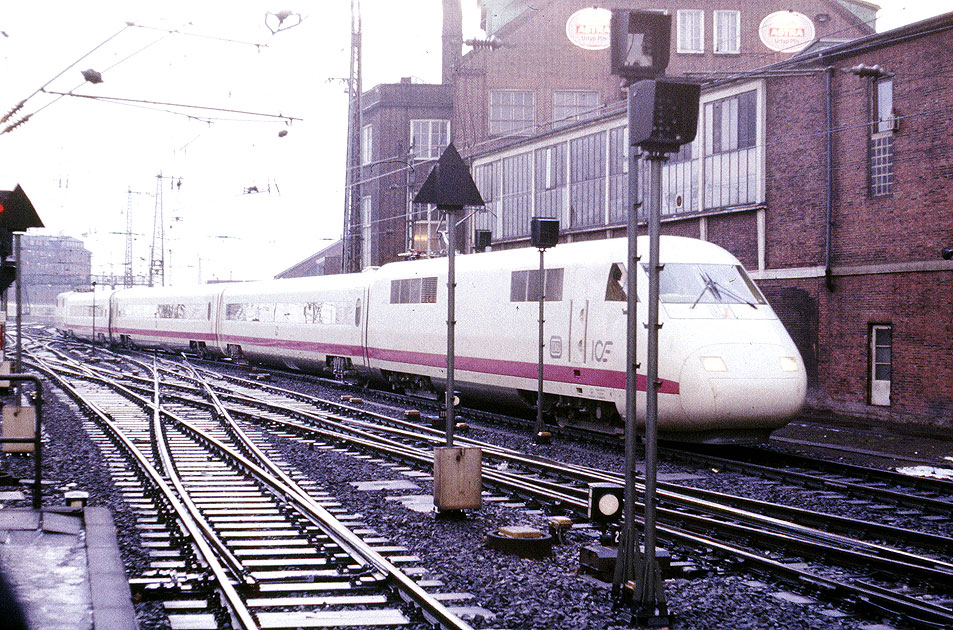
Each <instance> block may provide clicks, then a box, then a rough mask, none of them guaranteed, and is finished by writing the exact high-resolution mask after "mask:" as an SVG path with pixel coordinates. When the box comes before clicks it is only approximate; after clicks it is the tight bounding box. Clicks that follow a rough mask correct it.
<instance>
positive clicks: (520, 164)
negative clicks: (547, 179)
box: [500, 152, 533, 238]
mask: <svg viewBox="0 0 953 630" xmlns="http://www.w3.org/2000/svg"><path fill="white" fill-rule="evenodd" d="M532 166H533V154H532V153H529V152H526V153H521V154H520V155H514V156H513V157H508V158H504V159H503V186H502V195H500V204H501V208H500V212H501V213H502V215H503V226H502V227H503V234H502V237H503V238H518V237H521V236H529V219H530V217H531V216H532V213H533V208H532V206H533V199H532V190H533V179H532V178H533V171H532Z"/></svg>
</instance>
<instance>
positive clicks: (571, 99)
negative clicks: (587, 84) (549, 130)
mask: <svg viewBox="0 0 953 630" xmlns="http://www.w3.org/2000/svg"><path fill="white" fill-rule="evenodd" d="M601 105H602V99H601V97H600V95H599V92H595V91H588V90H557V91H555V92H553V126H555V127H561V126H563V125H568V124H569V123H571V122H572V121H574V120H587V119H589V118H592V117H593V116H594V115H595V114H596V111H595V110H597V109H598V108H599V107H600V106H601Z"/></svg>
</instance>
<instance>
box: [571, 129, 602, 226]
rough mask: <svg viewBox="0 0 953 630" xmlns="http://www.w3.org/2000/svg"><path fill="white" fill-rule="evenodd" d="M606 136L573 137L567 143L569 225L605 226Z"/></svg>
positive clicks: (596, 134) (598, 134) (595, 134)
mask: <svg viewBox="0 0 953 630" xmlns="http://www.w3.org/2000/svg"><path fill="white" fill-rule="evenodd" d="M605 155H606V133H605V132H604V131H600V132H599V133H594V134H590V135H588V136H583V137H582V138H576V139H575V140H573V141H572V142H570V144H569V225H570V227H593V226H597V225H604V224H605V208H606V206H605V203H606V179H605V173H606V159H605Z"/></svg>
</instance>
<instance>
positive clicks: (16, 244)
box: [13, 233, 23, 398]
mask: <svg viewBox="0 0 953 630" xmlns="http://www.w3.org/2000/svg"><path fill="white" fill-rule="evenodd" d="M13 238H14V251H15V253H16V257H17V268H16V269H17V270H16V274H17V276H16V282H17V357H16V359H17V360H16V365H15V366H14V368H15V369H14V370H13V371H14V372H16V373H17V374H20V373H21V372H22V371H23V370H22V365H23V364H22V363H21V361H22V359H23V357H22V354H21V353H22V350H23V344H22V342H21V341H20V340H21V338H22V336H21V334H20V333H21V329H22V324H23V305H22V304H21V302H22V301H23V300H22V299H21V295H22V294H21V293H20V287H21V285H22V284H23V260H22V259H21V258H20V234H19V233H15V234H14V235H13ZM19 391H20V387H19V385H18V386H17V392H18V396H17V398H19Z"/></svg>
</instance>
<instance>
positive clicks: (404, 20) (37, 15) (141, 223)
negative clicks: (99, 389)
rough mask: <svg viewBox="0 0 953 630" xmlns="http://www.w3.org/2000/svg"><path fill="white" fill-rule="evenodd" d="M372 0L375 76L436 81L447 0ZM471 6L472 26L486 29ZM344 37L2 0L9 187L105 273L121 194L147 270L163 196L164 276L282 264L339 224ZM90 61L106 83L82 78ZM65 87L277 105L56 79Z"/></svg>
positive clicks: (922, 10) (152, 6)
mask: <svg viewBox="0 0 953 630" xmlns="http://www.w3.org/2000/svg"><path fill="white" fill-rule="evenodd" d="M464 3H465V6H466V7H473V6H475V5H476V0H465V2H464ZM210 4H215V5H217V7H220V8H213V7H210V6H208V5H210ZM361 4H362V9H363V14H364V15H363V25H362V26H363V42H364V60H363V62H364V76H363V81H364V89H368V88H370V87H372V86H374V85H376V84H378V83H390V82H397V81H399V80H400V78H401V77H404V76H414V77H417V78H419V79H422V80H424V81H428V82H439V80H440V33H441V24H440V21H441V2H440V0H405V1H400V0H362V2H361ZM880 4H881V6H883V7H884V9H883V11H882V12H881V16H880V24H879V28H880V29H881V30H883V29H885V28H890V27H893V26H897V25H900V24H904V23H907V22H911V21H915V20H918V19H923V18H924V17H928V16H930V15H935V14H938V13H943V12H946V11H953V0H942V1H935V0H934V1H927V0H918V1H915V2H912V1H910V2H908V1H902V0H893V1H891V0H883V1H882V2H880ZM315 7H320V8H319V9H316V8H315ZM299 9H300V11H301V12H302V15H303V16H304V19H303V21H302V22H301V24H300V25H299V26H291V27H289V26H290V25H291V24H293V23H295V18H293V17H292V18H289V19H288V20H286V22H285V24H284V25H283V26H284V27H285V28H284V29H282V30H278V32H276V33H272V30H274V29H276V28H277V26H278V23H277V20H276V18H275V16H274V15H273V14H272V15H270V16H267V13H268V12H269V11H272V12H275V13H277V12H279V11H282V10H299ZM467 17H468V19H466V21H465V26H464V28H465V36H472V35H475V34H478V33H477V31H476V29H477V27H478V25H477V16H476V13H475V11H472V10H470V11H468V13H467ZM127 22H132V23H134V24H135V26H126V23H127ZM269 26H270V27H271V28H269ZM170 30H171V31H178V33H170V32H169V31H170ZM185 33H191V34H192V35H186V34H185ZM216 38H217V39H216ZM349 39H350V2H349V1H348V0H325V1H323V2H320V3H317V2H311V3H307V4H300V7H299V6H296V5H295V4H294V3H287V4H283V5H282V4H279V3H273V2H266V1H262V0H235V1H232V2H228V3H208V2H196V1H195V0H190V1H183V0H164V1H163V2H148V3H141V2H136V3H133V2H129V1H128V0H126V1H115V2H105V1H100V0H95V1H89V2H82V3H81V2H75V1H65V0H57V1H43V0H32V1H31V2H12V1H10V2H4V3H3V8H0V86H2V87H0V116H2V115H3V114H6V113H7V112H8V111H9V110H10V109H11V108H13V107H14V106H15V105H16V104H17V103H18V102H19V101H21V100H22V99H25V98H27V97H30V98H29V99H28V100H27V101H26V104H25V105H24V107H23V109H22V110H21V111H19V112H17V113H16V114H15V115H14V116H13V117H12V118H11V119H10V120H9V121H7V122H6V123H4V124H2V125H0V129H2V128H3V127H5V126H6V125H7V124H9V123H10V122H13V121H16V120H18V119H20V118H22V117H23V116H24V115H25V114H33V115H32V116H31V118H30V119H29V120H27V121H26V122H25V123H23V124H22V125H20V126H19V127H18V128H17V129H15V130H14V131H12V132H10V133H6V134H3V135H0V189H10V188H12V187H13V186H15V185H16V184H17V183H19V184H20V185H22V186H23V188H24V190H25V191H26V192H27V194H28V195H29V196H30V199H31V200H32V201H33V203H34V205H35V206H36V208H37V212H38V213H39V215H40V217H41V218H42V219H43V221H44V223H45V224H46V226H47V229H46V230H44V231H43V232H44V233H48V234H66V235H70V236H75V237H77V238H80V239H82V240H84V241H85V242H86V246H87V248H88V249H90V250H91V251H93V269H94V273H103V272H105V273H109V272H110V271H112V272H114V273H115V274H116V275H117V276H120V277H121V276H122V273H123V261H124V256H125V242H126V237H125V232H126V210H127V207H130V208H131V210H132V213H131V215H132V221H133V229H132V232H133V234H134V243H133V258H134V271H135V273H136V274H137V275H141V274H143V273H145V271H146V269H147V262H148V260H149V256H150V248H151V244H152V234H153V218H154V216H155V213H156V208H157V206H159V205H160V204H161V208H162V211H163V214H164V217H165V225H166V230H165V237H166V251H167V253H166V267H167V271H166V273H167V280H168V281H171V282H174V283H176V284H185V283H194V282H196V281H198V280H202V281H206V280H209V279H236V280H238V279H254V278H266V277H271V276H273V275H274V274H275V273H277V272H278V271H281V270H282V269H285V268H287V267H289V266H291V265H292V264H294V263H295V262H298V261H299V260H301V259H303V258H305V257H306V256H308V255H309V254H311V253H313V252H315V251H317V250H318V249H320V248H321V247H322V246H324V245H326V244H329V243H330V242H331V241H332V240H336V239H337V238H340V236H341V231H342V221H343V219H342V216H343V188H344V186H343V185H344V150H345V131H346V125H347V116H346V111H347V100H346V95H345V91H344V90H345V86H344V84H343V82H342V80H343V79H345V78H346V77H347V75H348V47H349ZM97 46H99V48H97V49H96V50H95V51H93V52H92V53H90V51H92V50H93V49H94V48H96V47H97ZM87 53H90V54H89V55H88V56H86V55H87ZM80 59H82V60H80ZM78 60H80V61H78ZM74 63H75V66H74V65H73V64H74ZM89 68H91V69H95V70H97V71H99V72H101V73H102V77H103V83H100V84H97V85H93V84H88V83H87V84H85V85H84V84H83V81H84V80H83V76H82V74H81V71H82V70H85V69H89ZM64 70H65V72H63V71H64ZM61 72H63V74H62V75H61V76H59V77H57V75H58V74H59V73H61ZM54 77H56V78H54ZM41 87H43V88H44V89H45V90H46V92H40V93H37V94H34V92H36V90H38V89H39V88H41ZM71 90H74V93H75V94H81V95H91V96H110V97H119V98H123V99H134V100H139V101H152V102H155V103H183V104H191V105H208V106H212V107H216V108H220V109H228V110H237V111H241V112H252V113H255V114H266V115H267V116H259V115H253V114H249V113H227V112H210V111H203V110H197V109H190V110H186V109H181V108H175V107H172V106H169V105H147V104H144V103H127V104H116V103H112V102H104V101H101V100H90V99H83V98H77V97H69V96H67V97H63V98H60V99H59V100H58V101H55V102H54V100H55V99H56V98H57V97H56V96H55V95H52V94H49V92H69V91H71ZM31 95H32V96H31ZM172 112H178V113H172ZM182 114H188V115H187V116H186V115H182ZM281 116H285V117H296V118H300V119H303V120H296V121H292V122H290V123H289V122H288V121H286V120H284V119H282V118H280V117H281ZM283 130H284V131H287V132H288V133H287V134H286V135H284V137H279V132H280V131H283ZM160 173H161V174H162V177H163V179H161V180H160V179H159V178H158V177H157V175H159V174H160ZM160 182H161V186H157V185H158V184H159V183H160ZM180 182H181V184H180ZM252 187H255V188H257V189H258V191H259V192H258V193H257V194H245V190H246V189H249V188H252ZM130 190H131V191H132V193H131V194H130V193H129V191H130ZM160 195H161V197H160Z"/></svg>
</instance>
